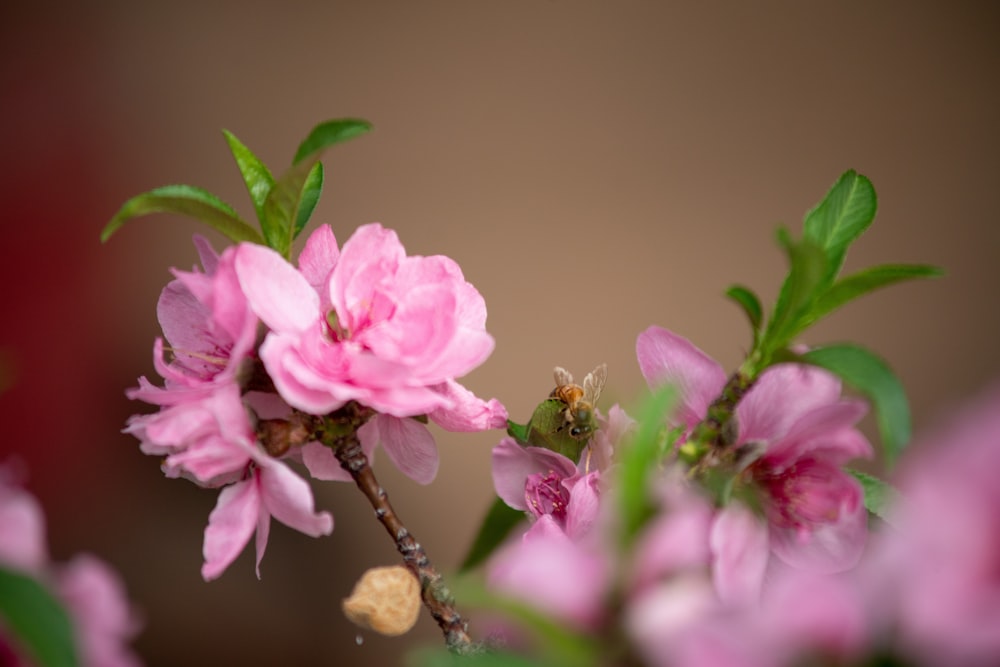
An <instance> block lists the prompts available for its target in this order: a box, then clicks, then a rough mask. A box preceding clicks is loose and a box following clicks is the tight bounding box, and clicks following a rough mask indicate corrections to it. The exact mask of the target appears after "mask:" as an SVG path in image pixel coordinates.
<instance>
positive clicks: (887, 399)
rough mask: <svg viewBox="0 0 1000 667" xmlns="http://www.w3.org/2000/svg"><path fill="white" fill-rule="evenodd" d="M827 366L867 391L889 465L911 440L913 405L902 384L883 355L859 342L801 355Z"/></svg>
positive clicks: (816, 364) (843, 378)
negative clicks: (910, 404) (877, 354)
mask: <svg viewBox="0 0 1000 667" xmlns="http://www.w3.org/2000/svg"><path fill="white" fill-rule="evenodd" d="M799 358H800V359H801V360H802V361H805V362H806V363H810V364H813V365H815V366H819V367H821V368H825V369H827V370H828V371H830V372H832V373H834V374H836V375H838V376H839V377H840V378H841V379H842V380H843V381H844V382H845V383H847V384H848V385H850V386H851V387H853V388H854V389H856V390H857V391H859V392H861V393H862V394H864V395H866V396H867V397H868V398H869V399H870V400H871V402H872V405H873V406H874V407H875V412H876V415H875V416H876V420H877V422H878V428H879V434H880V436H881V438H882V445H883V451H884V454H885V460H886V463H887V465H892V464H893V463H894V462H895V460H896V458H897V457H898V456H899V453H900V452H901V451H902V450H903V448H904V447H905V446H906V445H907V443H909V441H910V406H909V403H908V402H907V400H906V392H905V391H904V389H903V384H902V383H901V382H900V381H899V378H897V377H896V375H895V373H893V372H892V369H890V368H889V366H888V364H886V363H885V361H883V360H882V359H881V358H879V357H878V356H876V355H875V354H873V353H872V352H869V351H868V350H866V349H864V348H863V347H859V346H857V345H850V344H843V345H830V346H826V347H818V348H815V349H813V350H809V351H808V352H806V353H805V354H803V355H801V356H800V357H799Z"/></svg>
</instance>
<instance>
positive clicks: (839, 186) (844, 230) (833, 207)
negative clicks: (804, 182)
mask: <svg viewBox="0 0 1000 667" xmlns="http://www.w3.org/2000/svg"><path fill="white" fill-rule="evenodd" d="M877 208H878V200H877V198H876V196H875V188H874V187H873V186H872V183H871V181H869V180H868V179H867V178H866V177H864V176H862V175H861V174H859V173H858V172H856V171H854V170H853V169H851V170H849V171H847V172H844V174H843V175H841V177H840V178H839V179H838V180H837V182H836V183H834V185H833V187H832V188H830V191H829V192H827V193H826V196H825V197H824V198H823V200H822V201H821V202H820V203H819V204H817V205H816V207H815V208H813V209H812V210H811V211H809V212H808V213H807V214H806V217H805V222H804V233H803V238H806V239H809V240H810V241H812V242H813V243H815V244H816V245H818V246H819V247H820V248H822V249H823V251H824V252H825V253H826V256H827V260H828V262H829V265H828V267H827V271H826V274H825V275H824V277H823V282H824V284H826V285H829V284H831V283H832V282H833V280H834V278H836V276H837V273H838V272H839V271H840V267H841V266H842V265H843V263H844V257H845V256H846V255H847V247H848V246H849V245H850V244H851V243H853V242H854V241H855V239H857V238H858V237H859V236H860V235H861V233H862V232H864V231H865V230H866V229H868V226H869V225H871V224H872V221H873V220H874V219H875V211H876V209H877Z"/></svg>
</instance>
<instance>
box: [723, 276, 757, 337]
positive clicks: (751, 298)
mask: <svg viewBox="0 0 1000 667" xmlns="http://www.w3.org/2000/svg"><path fill="white" fill-rule="evenodd" d="M726 296H728V297H729V298H730V299H732V300H733V301H734V302H736V305H738V306H739V307H740V308H741V309H742V310H743V314H744V315H746V316H747V320H748V321H749V322H750V328H751V329H752V330H753V340H754V345H756V343H757V338H758V336H759V335H760V325H761V322H762V321H763V319H764V309H763V307H762V306H761V305H760V299H759V298H758V297H757V295H756V294H754V292H753V290H751V289H750V288H749V287H744V286H743V285H732V286H731V287H730V288H729V289H727V290H726Z"/></svg>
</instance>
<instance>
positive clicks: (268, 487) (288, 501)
mask: <svg viewBox="0 0 1000 667" xmlns="http://www.w3.org/2000/svg"><path fill="white" fill-rule="evenodd" d="M271 461H272V462H273V463H272V464H271V465H268V466H266V467H262V468H260V469H259V470H260V473H259V475H260V485H261V494H262V496H263V503H264V506H265V507H266V508H267V511H268V512H270V514H271V516H273V517H274V518H275V519H277V520H278V521H280V522H281V523H283V524H285V525H286V526H288V527H289V528H294V529H295V530H297V531H299V532H300V533H305V534H306V535H309V536H310V537H319V536H320V535H329V534H330V533H331V532H333V516H332V515H331V514H330V513H329V512H316V511H315V503H314V502H313V493H312V488H311V487H310V486H309V483H308V482H306V481H305V480H304V479H302V478H301V477H299V476H298V475H297V474H295V473H294V472H292V469H291V468H289V467H288V466H286V465H284V464H283V463H279V462H277V461H275V460H274V459H272V460H271Z"/></svg>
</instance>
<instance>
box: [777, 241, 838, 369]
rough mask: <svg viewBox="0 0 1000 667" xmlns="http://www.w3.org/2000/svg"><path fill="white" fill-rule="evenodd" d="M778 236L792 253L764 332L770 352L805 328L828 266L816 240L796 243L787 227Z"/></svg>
mask: <svg viewBox="0 0 1000 667" xmlns="http://www.w3.org/2000/svg"><path fill="white" fill-rule="evenodd" d="M777 239H778V243H779V244H780V245H781V246H782V248H784V250H785V252H786V254H787V255H788V263H789V269H788V275H787V276H786V277H785V281H784V283H782V285H781V291H780V292H779V293H778V301H777V303H776V304H775V306H774V312H772V313H771V319H770V320H769V321H768V324H767V329H766V330H765V332H764V336H763V341H762V346H764V347H765V348H766V352H767V353H770V352H773V351H775V350H778V349H780V348H782V347H785V346H786V345H787V344H788V342H789V341H790V340H792V339H793V338H794V337H795V336H796V335H797V334H798V333H799V332H801V331H802V329H803V324H802V322H803V321H804V319H805V318H806V316H807V314H808V312H809V310H810V306H811V304H812V301H813V299H814V298H815V296H816V292H817V289H818V288H819V286H820V283H821V281H822V280H823V276H824V275H825V274H826V272H827V266H828V262H827V257H826V255H825V254H824V252H823V250H822V249H821V248H820V247H819V246H817V245H816V244H815V243H813V242H812V241H810V240H808V239H803V240H802V241H799V242H796V241H795V240H793V239H792V238H791V236H790V235H789V234H788V231H787V230H786V229H779V230H778V233H777Z"/></svg>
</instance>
